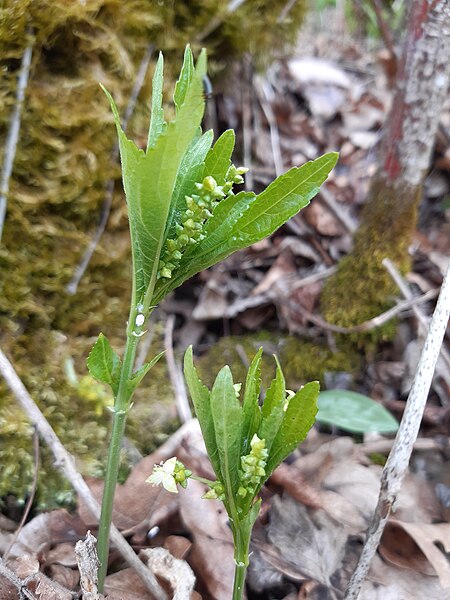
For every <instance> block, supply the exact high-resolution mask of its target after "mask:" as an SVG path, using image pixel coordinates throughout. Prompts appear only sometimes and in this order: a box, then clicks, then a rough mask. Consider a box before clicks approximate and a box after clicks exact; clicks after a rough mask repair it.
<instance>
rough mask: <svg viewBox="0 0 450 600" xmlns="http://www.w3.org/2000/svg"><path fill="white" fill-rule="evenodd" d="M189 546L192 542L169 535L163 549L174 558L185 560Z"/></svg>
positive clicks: (179, 536)
mask: <svg viewBox="0 0 450 600" xmlns="http://www.w3.org/2000/svg"><path fill="white" fill-rule="evenodd" d="M191 546H192V542H191V541H189V540H188V539H187V538H186V537H184V536H182V535H169V536H168V537H167V538H166V540H165V542H164V548H167V550H168V551H169V552H170V554H172V556H174V557H175V558H185V556H186V555H187V554H188V552H189V550H190V548H191Z"/></svg>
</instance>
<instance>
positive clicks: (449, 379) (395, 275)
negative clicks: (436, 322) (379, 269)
mask: <svg viewBox="0 0 450 600" xmlns="http://www.w3.org/2000/svg"><path fill="white" fill-rule="evenodd" d="M382 262H383V266H384V267H386V269H387V271H388V273H389V275H390V276H391V277H392V279H393V281H394V283H395V284H396V285H397V287H398V289H399V290H400V291H401V293H402V294H403V296H404V297H405V298H406V299H408V300H410V299H411V298H413V295H412V293H411V290H410V289H409V287H408V286H407V284H406V283H405V281H404V280H403V278H402V276H401V275H400V273H399V272H398V269H397V268H396V267H395V265H394V263H393V262H392V261H391V260H390V259H389V258H385V259H383V261H382ZM412 311H413V313H414V315H415V317H416V318H417V320H418V321H419V323H420V324H421V325H422V327H423V331H424V333H425V334H426V333H428V328H429V325H430V320H429V319H428V317H427V316H426V315H424V314H423V312H422V311H421V310H420V308H419V307H418V306H413V307H412ZM441 358H442V359H443V360H444V361H445V363H446V365H447V369H448V370H447V371H444V370H443V369H442V368H441V367H440V365H439V363H437V365H436V373H437V374H438V375H439V376H440V377H442V379H443V380H444V381H445V382H446V384H447V385H448V386H449V388H450V354H449V352H448V351H447V349H446V348H445V346H443V345H442V346H441Z"/></svg>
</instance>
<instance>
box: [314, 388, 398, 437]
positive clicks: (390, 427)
mask: <svg viewBox="0 0 450 600" xmlns="http://www.w3.org/2000/svg"><path fill="white" fill-rule="evenodd" d="M318 405H319V412H318V413H317V417H316V419H317V421H319V422H320V423H326V424H327V425H335V426H336V427H339V428H340V429H344V430H345V431H350V432H352V433H367V432H369V431H377V432H378V433H395V432H396V431H397V429H398V422H397V420H396V419H395V418H394V417H393V416H392V415H391V413H390V412H388V411H387V410H386V409H385V408H384V406H382V405H381V404H379V403H378V402H375V400H372V399H371V398H368V397H367V396H364V395H363V394H358V393H356V392H351V391H348V390H328V391H326V392H321V394H320V395H319V402H318Z"/></svg>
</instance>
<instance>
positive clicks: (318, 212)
mask: <svg viewBox="0 0 450 600" xmlns="http://www.w3.org/2000/svg"><path fill="white" fill-rule="evenodd" d="M302 216H303V217H304V218H305V221H306V222H307V223H308V224H309V225H311V227H313V228H314V229H315V230H316V231H317V232H318V233H320V234H321V235H326V236H328V237H337V236H339V235H342V234H343V233H344V231H343V229H342V226H341V225H340V224H339V222H338V221H337V219H336V218H335V217H334V216H333V215H332V214H331V212H330V211H329V210H327V209H326V208H325V207H324V206H322V205H321V204H320V202H313V203H312V204H309V205H308V206H307V207H306V208H304V209H303V210H302Z"/></svg>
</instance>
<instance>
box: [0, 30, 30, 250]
mask: <svg viewBox="0 0 450 600" xmlns="http://www.w3.org/2000/svg"><path fill="white" fill-rule="evenodd" d="M28 33H30V32H28ZM33 45H34V40H33V41H32V42H30V44H29V45H28V46H27V47H26V48H25V51H24V53H23V56H22V63H21V67H20V72H19V78H18V80H17V90H16V103H15V105H14V109H13V112H12V115H11V121H10V124H9V131H8V137H7V138H6V144H5V158H4V162H3V169H2V175H1V180H0V241H1V239H2V233H3V225H4V223H5V216H6V204H7V198H8V193H9V180H10V179H11V174H12V170H13V165H14V159H15V157H16V150H17V142H18V140H19V131H20V118H21V114H22V106H23V101H24V98H25V90H26V89H27V85H28V78H29V75H30V66H31V57H32V55H33Z"/></svg>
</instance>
